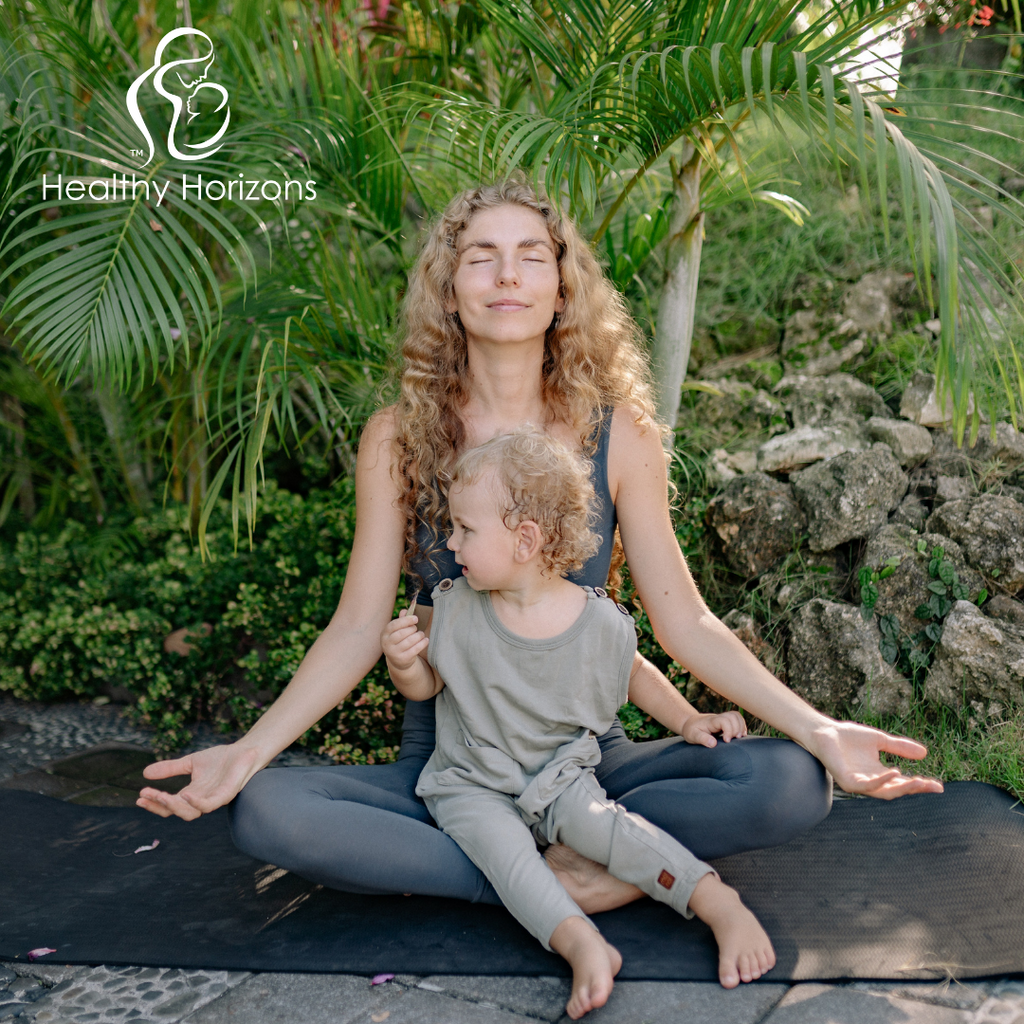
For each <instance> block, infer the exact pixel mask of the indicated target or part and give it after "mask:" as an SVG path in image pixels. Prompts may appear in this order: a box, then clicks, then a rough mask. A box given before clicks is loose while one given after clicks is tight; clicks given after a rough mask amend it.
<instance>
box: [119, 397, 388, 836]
mask: <svg viewBox="0 0 1024 1024" xmlns="http://www.w3.org/2000/svg"><path fill="white" fill-rule="evenodd" d="M393 432H394V415H393V413H392V411H391V410H384V411H383V412H381V413H378V414H377V415H376V416H374V417H373V418H372V419H371V420H370V422H369V423H368V424H367V425H366V428H365V429H364V431H363V436H362V439H361V441H360V444H359V456H358V459H357V461H356V531H355V537H354V539H353V542H352V554H351V557H350V559H349V565H348V572H347V574H346V576H345V584H344V587H343V589H342V593H341V599H340V600H339V602H338V608H337V610H336V611H335V613H334V615H333V617H332V618H331V621H330V623H329V624H328V626H327V628H326V629H325V630H324V631H323V633H321V634H320V636H319V637H317V639H316V642H315V643H314V644H313V646H312V647H311V648H310V649H309V650H308V651H307V652H306V656H305V658H303V659H302V664H301V665H299V668H298V670H297V671H296V673H295V675H294V677H293V678H292V680H291V682H290V683H289V684H288V686H287V687H286V688H285V690H284V692H283V693H282V694H281V695H280V696H279V697H278V698H277V700H276V701H275V702H274V703H273V704H272V705H271V706H270V707H269V708H268V709H267V711H266V712H265V713H264V715H263V716H262V717H261V718H260V720H259V721H258V722H257V723H256V724H255V725H254V726H253V727H252V728H251V729H250V730H249V732H248V733H246V735H245V736H243V737H242V738H241V739H240V740H238V741H237V742H235V743H230V744H226V745H224V746H219V747H211V748H209V749H207V750H202V751H199V752H198V753H195V754H189V755H187V756H186V757H182V758H178V759H176V760H169V761H158V762H156V763H155V764H151V765H149V766H148V767H147V768H146V770H145V775H146V778H149V779H166V778H169V777H171V776H173V775H191V776H192V781H191V782H190V783H189V785H188V786H186V787H185V788H184V789H182V790H181V791H180V792H179V793H177V794H172V793H164V792H162V791H161V790H158V789H153V788H150V787H147V788H145V789H143V790H142V793H141V795H140V798H139V800H138V805H139V806H140V807H144V808H145V809H146V810H149V811H153V812H154V813H155V814H159V815H161V816H162V817H168V816H169V815H171V814H176V815H178V817H180V818H184V819H185V820H191V819H193V818H198V817H199V815H200V814H205V813H208V812H209V811H212V810H215V809H216V808H218V807H222V806H223V805H224V804H226V803H229V802H230V801H231V800H233V799H234V797H235V796H236V795H237V793H238V792H239V791H240V790H241V789H242V787H243V786H244V785H245V784H246V783H247V782H248V781H249V779H251V778H252V776H253V775H255V774H256V772H258V771H259V770H260V769H261V768H262V767H264V766H265V765H266V764H268V763H269V762H270V761H271V760H272V759H273V758H274V757H275V756H276V755H277V754H279V753H280V752H281V751H282V750H284V749H285V747H287V746H288V745H289V744H290V743H292V742H294V741H295V740H296V739H297V738H298V737H299V736H301V735H302V734H303V733H304V732H305V731H306V730H307V729H308V728H309V727H310V726H311V725H313V724H314V723H316V722H317V721H319V720H320V719H321V718H322V717H323V716H324V715H325V714H326V713H327V712H328V711H330V710H331V708H333V707H335V706H337V705H338V704H339V703H340V702H341V701H342V700H343V699H344V698H345V696H346V695H347V694H348V693H350V692H351V691H352V689H354V687H355V686H356V684H357V683H358V682H359V681H360V680H361V679H362V678H363V676H364V675H366V673H367V672H369V670H370V669H371V668H372V667H373V666H374V664H375V663H376V661H377V659H378V658H379V657H380V653H381V644H380V635H381V629H382V628H383V627H384V625H385V624H386V623H387V622H388V620H389V619H390V618H391V613H392V610H393V608H394V603H395V594H396V593H397V590H398V579H399V574H400V572H401V567H402V552H403V550H404V544H405V522H404V518H403V516H402V513H401V512H400V510H399V509H398V507H397V506H396V498H397V497H398V495H399V489H398V485H397V483H396V482H395V480H394V478H393V475H392V466H393V457H392V446H391V439H392V436H393ZM297 540H298V542H300V543H301V539H300V538H299V539H297Z"/></svg>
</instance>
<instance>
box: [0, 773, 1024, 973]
mask: <svg viewBox="0 0 1024 1024" xmlns="http://www.w3.org/2000/svg"><path fill="white" fill-rule="evenodd" d="M0 821H2V829H0V835H2V839H0V956H2V957H4V958H7V959H24V958H25V957H26V954H27V952H28V951H29V950H31V949H35V948H38V947H43V946H45V947H52V948H55V949H56V950H57V952H56V953H54V954H52V955H51V956H50V957H49V958H48V959H49V960H51V961H54V962H61V963H84V964H97V963H106V964H140V965H163V966H173V967H199V968H206V969H215V968H222V969H224V968H226V969H250V970H274V971H344V972H352V973H367V974H373V973H377V972H383V971H393V972H404V973H415V974H427V973H429V974H444V973H449V974H522V975H538V974H565V973H567V972H566V970H565V965H564V963H563V961H562V960H561V959H560V958H559V957H557V956H555V955H554V954H550V953H546V952H545V951H544V950H543V949H542V948H541V946H540V945H539V944H538V943H537V942H535V941H534V940H533V939H532V938H531V937H530V936H529V935H528V934H527V933H526V932H525V931H524V930H523V929H522V928H521V927H520V926H519V925H518V924H517V923H516V922H515V921H514V920H513V919H512V917H511V916H510V915H509V914H508V913H506V912H505V910H503V909H502V908H500V907H489V906H480V905H472V904H468V903H461V902H458V901H454V900H445V899H434V898H427V897H420V896H408V897H403V896H387V897H384V896H352V895H347V894H345V893H339V892H333V891H330V890H327V889H322V888H320V887H318V886H314V885H312V884H310V883H309V882H305V881H303V880H302V879H300V878H297V877H296V876H294V875H291V874H288V873H286V872H284V871H280V870H278V869H275V868H274V867H273V866H270V865H264V864H260V863H259V862H258V861H254V860H252V859H251V858H250V857H247V856H246V855H245V854H243V853H239V852H238V851H237V850H236V849H235V848H234V846H233V845H232V843H231V839H230V836H229V835H228V829H227V821H226V818H225V817H224V815H223V813H217V814H213V815H210V816H208V817H205V818H201V819H200V820H199V821H196V822H192V823H188V824H186V823H185V822H182V821H179V820H177V819H170V820H164V819H160V818H156V817H154V816H153V815H150V814H148V813H146V812H145V811H141V810H136V809H134V808H98V807H83V806H78V805H75V804H68V803H62V802H60V801H57V800H52V799H50V798H48V797H43V796H38V795H36V794H32V793H23V792H16V791H5V792H0ZM154 839H159V841H160V845H159V846H158V847H157V848H156V849H155V850H149V851H145V852H142V853H138V854H136V853H134V852H133V851H134V850H135V849H136V848H137V847H139V846H143V845H147V846H148V845H150V844H151V843H152V842H153V840H154ZM386 854H387V851H386V850H382V851H381V855H382V856H385V855H386ZM716 867H717V868H718V870H719V871H720V872H721V874H722V877H723V879H725V881H727V882H728V883H729V884H731V885H734V886H735V887H736V888H737V889H739V891H740V893H741V894H742V896H743V898H744V900H745V901H746V903H747V904H748V906H750V907H751V909H752V910H753V911H754V912H755V913H756V914H757V915H758V917H759V918H760V919H761V921H762V922H763V923H764V926H765V928H766V929H767V930H768V933H769V934H770V935H771V938H772V941H773V942H774V944H775V949H776V953H777V954H778V966H777V967H776V968H775V970H773V971H772V972H771V973H770V974H769V975H768V977H767V978H766V979H765V980H767V981H784V980H789V981H806V980H810V979H822V980H825V979H839V978H877V979H897V980H906V979H912V978H932V979H934V978H945V977H954V978H970V977H983V976H985V975H997V974H998V975H1005V974H1011V973H1017V972H1022V971H1024V808H1022V807H1021V806H1019V805H1018V804H1016V803H1015V802H1014V800H1013V799H1012V798H1011V797H1009V796H1008V795H1007V794H1006V793H1004V792H1002V791H1001V790H999V789H996V788H995V787H993V786H986V785H982V784H980V783H966V782H965V783H952V784H950V785H949V786H948V787H947V791H946V793H945V794H944V795H942V796H934V795H928V796H924V795H922V796H912V797H904V798H903V799H901V800H897V801H894V802H892V803H883V802H881V801H877V800H843V801H840V802H837V804H836V806H835V807H834V809H833V811H832V813H831V814H830V815H829V817H828V818H827V819H826V820H825V821H824V822H822V823H821V824H820V825H818V826H817V827H816V828H814V829H812V830H811V831H810V832H808V833H806V834H805V835H803V836H801V837H799V838H798V839H795V840H794V841H792V842H790V843H788V844H786V845H785V846H778V847H774V848H773V849H769V850H759V851H756V852H754V853H746V854H738V855H736V856H734V857H726V858H723V859H721V860H719V861H717V862H716ZM595 921H596V923H597V924H598V926H599V927H600V928H601V930H602V932H603V933H604V934H605V936H606V937H607V939H608V940H609V941H610V942H612V943H613V944H614V945H616V946H617V947H618V948H619V950H620V951H621V952H622V955H623V968H622V973H621V975H620V977H622V978H633V979H638V978H650V979H671V980H679V981H713V980H716V978H717V973H716V965H717V958H716V953H715V946H714V941H713V939H712V937H711V933H710V931H709V929H708V928H707V927H706V926H704V925H703V924H701V923H700V922H699V921H696V920H693V921H685V920H683V919H682V918H681V917H679V916H678V915H677V914H675V913H673V912H672V911H670V910H668V909H667V908H666V907H664V906H662V905H660V904H656V903H654V902H653V901H651V900H643V901H640V902H638V903H635V904H632V905H631V906H628V907H623V908H622V909H620V910H615V911H612V912H610V913H607V914H599V915H596V917H595Z"/></svg>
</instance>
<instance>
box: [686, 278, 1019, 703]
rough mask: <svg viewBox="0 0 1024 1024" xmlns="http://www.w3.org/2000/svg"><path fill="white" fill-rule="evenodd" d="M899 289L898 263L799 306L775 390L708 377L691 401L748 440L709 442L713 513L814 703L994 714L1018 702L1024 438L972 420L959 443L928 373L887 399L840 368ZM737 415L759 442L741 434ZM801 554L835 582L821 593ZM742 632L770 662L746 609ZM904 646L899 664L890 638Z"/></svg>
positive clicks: (717, 532) (882, 329)
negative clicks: (767, 604) (974, 432)
mask: <svg viewBox="0 0 1024 1024" xmlns="http://www.w3.org/2000/svg"><path fill="white" fill-rule="evenodd" d="M906 286H907V281H906V278H905V277H904V276H903V275H893V274H877V275H868V276H867V277H866V278H865V279H863V280H862V281H861V282H860V283H859V284H858V285H857V286H854V287H853V288H851V289H850V290H849V292H848V293H847V295H846V296H845V298H844V299H843V305H842V313H841V314H836V316H835V317H834V322H832V323H831V324H828V323H825V322H824V321H823V318H822V317H821V315H819V314H818V313H817V312H815V311H814V310H810V309H808V310H804V311H801V312H798V313H797V314H794V316H793V317H792V318H791V320H790V322H789V323H788V324H787V328H786V332H785V338H784V340H783V344H782V349H781V357H782V361H783V367H784V368H785V370H786V375H785V376H783V378H782V380H781V381H780V382H779V383H778V384H777V385H776V386H775V387H774V388H770V389H768V388H763V387H757V386H755V385H753V384H750V383H747V382H743V381H737V380H734V379H730V378H728V377H726V378H724V379H723V378H721V377H718V378H717V379H715V387H716V388H718V389H719V390H720V391H721V392H722V394H721V397H720V398H716V397H715V396H713V395H702V396H701V401H702V403H703V405H702V407H701V409H702V411H701V416H702V422H704V423H711V424H716V425H719V426H721V425H722V424H724V423H735V424H736V425H737V428H738V429H737V435H738V436H740V437H741V439H740V440H739V442H738V443H736V444H735V445H732V444H730V443H729V442H728V441H726V442H724V447H721V448H718V449H716V450H715V452H714V453H713V457H712V459H711V462H710V466H709V479H710V480H711V481H712V482H713V483H714V484H717V485H719V486H720V490H719V493H718V494H717V495H716V496H715V497H714V498H713V500H712V501H711V502H710V504H709V507H708V510H707V523H708V525H709V526H710V527H711V528H712V530H713V532H714V537H715V544H716V545H717V547H718V549H719V550H720V553H721V556H722V558H723V559H724V561H725V562H726V563H727V564H728V566H729V568H730V569H731V570H732V571H733V572H735V573H738V574H739V575H740V576H742V577H746V578H747V579H748V580H749V581H750V583H749V585H751V586H753V585H755V580H756V581H758V585H760V586H761V589H762V592H763V593H764V594H766V595H767V596H768V597H769V598H770V600H771V602H772V604H771V608H772V611H771V616H770V618H772V620H773V623H774V624H773V628H772V630H771V633H772V637H773V643H774V644H775V646H776V649H777V650H778V652H779V654H780V655H783V656H784V661H783V662H780V663H778V664H777V671H778V673H779V674H780V675H781V676H782V677H783V678H786V679H788V682H789V685H791V686H792V687H793V688H794V689H795V690H796V691H797V692H799V693H801V694H802V695H803V696H805V697H806V698H807V699H809V700H810V701H811V702H812V703H813V704H815V705H816V706H818V707H821V708H822V709H824V710H828V711H838V710H840V709H841V708H842V707H843V706H849V705H851V704H857V703H867V704H869V705H870V706H871V707H872V708H873V709H875V710H877V711H884V712H896V711H905V710H907V708H908V707H909V706H910V704H911V702H912V701H913V700H914V699H915V693H916V695H917V696H918V697H920V696H922V695H926V696H927V697H930V698H932V699H934V700H937V701H940V702H942V703H945V704H949V705H953V706H960V705H962V704H964V703H965V702H966V703H968V704H970V705H971V706H972V707H973V708H974V709H975V710H978V709H979V708H983V709H985V710H984V714H985V715H986V716H991V714H993V713H994V712H993V711H992V709H993V708H995V709H998V708H1001V707H1005V706H1006V705H1008V704H1019V703H1021V702H1024V600H1022V598H1024V435H1022V434H1021V433H1019V432H1017V431H1016V430H1015V429H1014V428H1013V427H1012V426H1011V425H1010V424H1008V423H999V424H997V425H996V427H995V430H994V436H993V430H992V427H991V425H990V424H987V423H983V424H982V427H981V430H980V434H979V437H978V439H977V441H976V443H975V444H974V445H973V446H971V447H968V446H966V445H965V446H964V447H963V448H957V447H956V445H955V444H954V442H953V439H952V437H951V436H950V434H949V432H948V430H947V423H948V421H949V419H950V416H951V410H950V408H949V407H948V404H947V405H946V406H945V407H943V406H942V405H941V404H940V403H939V401H938V398H937V394H936V387H935V379H934V377H932V376H931V375H929V374H925V373H918V374H916V375H915V376H914V377H913V379H912V380H911V381H910V383H909V385H908V387H907V388H906V390H905V392H904V394H903V395H902V396H896V397H895V398H894V397H893V396H891V395H890V398H889V401H888V402H886V401H885V400H884V399H883V397H882V395H880V394H878V393H877V392H876V391H874V390H873V389H872V388H871V387H869V386H868V385H867V384H865V383H864V382H863V381H861V380H859V379H857V378H856V377H854V376H853V375H851V374H849V373H843V372H833V371H834V370H835V369H836V368H838V367H839V366H842V365H843V364H844V360H840V361H839V362H836V355H837V353H840V352H842V351H843V350H844V348H845V347H847V346H848V345H849V344H850V343H851V342H852V341H857V340H870V339H871V338H872V337H876V336H885V335H886V334H887V333H888V332H890V331H891V330H892V322H893V315H894V313H893V309H894V304H895V303H896V301H897V300H898V298H899V296H900V295H901V294H902V292H903V291H905V289H906ZM933 330H934V331H937V330H938V325H937V322H929V323H927V324H925V325H923V327H922V328H921V330H920V331H919V333H925V331H933ZM844 339H845V340H844ZM826 349H827V350H828V351H826ZM830 353H831V355H830ZM733 358H735V357H733ZM822 368H824V369H822ZM715 372H716V373H717V372H718V371H717V370H716V371H715ZM716 408H718V409H719V411H718V412H716ZM744 419H745V421H746V423H747V425H748V426H749V424H750V423H751V422H755V421H756V428H757V429H758V430H759V436H760V443H757V444H752V443H751V442H750V441H749V440H748V441H743V440H742V430H741V429H740V428H741V425H742V423H743V421H744ZM766 427H767V428H768V429H766ZM766 434H767V435H768V436H767V439H765V435H766ZM747 435H748V436H749V435H750V430H749V429H748V430H747ZM719 436H723V435H721V434H720V435H719ZM730 448H734V449H735V450H730ZM794 553H795V554H794ZM794 562H798V563H799V564H800V566H802V568H803V571H804V573H805V575H806V573H807V572H808V571H810V570H809V568H808V567H811V566H813V567H814V568H813V571H817V572H827V573H829V574H830V577H829V578H830V579H832V580H833V581H834V580H836V579H838V580H840V582H839V583H838V584H837V585H836V586H835V587H834V588H833V589H834V592H833V593H832V594H831V595H830V596H829V597H827V598H823V597H821V596H815V595H814V593H813V589H812V588H808V587H803V586H801V585H800V584H799V580H796V578H795V576H793V575H792V573H791V570H790V568H789V567H790V566H791V565H792V564H794ZM818 566H822V567H823V568H818ZM865 580H867V583H866V584H865V582H864V581H865ZM862 586H865V587H866V589H864V590H862ZM929 601H931V602H932V604H931V606H930V611H929V609H926V608H924V607H923V606H925V605H927V603H928V602H929ZM936 609H938V612H940V613H941V614H937V613H936ZM919 613H920V614H922V615H926V614H927V617H925V618H918V614H919ZM730 614H731V615H732V616H733V619H735V620H736V622H739V621H740V619H739V617H740V613H739V612H738V611H736V612H733V613H730ZM744 616H745V618H744V622H746V618H749V615H747V614H746V613H744ZM780 620H781V621H782V623H783V626H782V628H781V629H779V628H777V626H778V623H779V621H780ZM730 621H732V620H730ZM880 627H881V628H880ZM926 632H927V634H928V635H927V636H926ZM748 634H749V639H748ZM737 635H738V636H740V637H741V639H743V640H744V642H746V643H748V646H750V647H751V648H752V649H753V648H754V647H757V650H758V653H759V656H760V657H761V660H762V661H765V660H770V659H766V658H765V656H764V645H765V641H764V640H763V639H762V637H761V633H760V632H759V626H758V624H757V623H756V622H754V621H753V619H751V621H750V622H749V623H746V625H745V627H744V629H743V630H740V631H738V632H737ZM765 635H768V634H767V633H766V634H765ZM779 636H783V637H785V638H786V639H785V640H784V641H783V642H779V641H778V639H777V638H778V637H779ZM886 636H888V638H889V640H888V642H887V641H886ZM911 641H913V642H914V643H917V644H918V647H917V648H915V650H918V651H919V655H918V656H917V657H918V661H917V663H916V664H915V667H913V668H909V669H908V663H907V661H906V657H903V658H902V659H901V658H900V657H898V656H896V655H894V651H895V650H896V648H897V647H898V646H899V645H900V644H902V645H903V648H901V649H903V650H904V654H906V649H907V648H908V647H909V644H910V643H911ZM894 644H895V645H896V647H894ZM915 674H916V676H917V678H916V680H915V679H914V678H913V677H914V676H915ZM915 685H916V690H915Z"/></svg>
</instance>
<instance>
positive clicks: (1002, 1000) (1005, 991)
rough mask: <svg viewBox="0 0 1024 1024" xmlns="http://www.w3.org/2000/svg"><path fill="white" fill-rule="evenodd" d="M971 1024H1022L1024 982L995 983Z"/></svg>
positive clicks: (1023, 1023) (1023, 1017)
mask: <svg viewBox="0 0 1024 1024" xmlns="http://www.w3.org/2000/svg"><path fill="white" fill-rule="evenodd" d="M971 1024H1024V981H997V982H995V983H994V984H993V985H992V994H991V995H990V996H989V997H988V999H986V1000H985V1002H983V1003H982V1004H981V1006H980V1007H978V1012H977V1014H976V1015H975V1017H974V1019H973V1020H972V1021H971Z"/></svg>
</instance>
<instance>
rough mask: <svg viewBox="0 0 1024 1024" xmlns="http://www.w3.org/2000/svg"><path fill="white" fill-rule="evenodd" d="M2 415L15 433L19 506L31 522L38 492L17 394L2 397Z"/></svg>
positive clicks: (0, 400) (26, 518) (0, 413)
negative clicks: (27, 453) (26, 446)
mask: <svg viewBox="0 0 1024 1024" xmlns="http://www.w3.org/2000/svg"><path fill="white" fill-rule="evenodd" d="M0 415H2V416H3V418H4V419H5V420H6V421H7V423H8V424H10V428H11V432H12V433H13V435H14V472H15V473H17V474H18V476H19V478H20V480H21V482H20V483H19V484H18V508H19V509H20V510H21V514H22V517H23V518H24V520H25V522H29V521H30V520H31V519H32V517H33V516H34V515H35V514H36V492H35V488H34V487H33V486H32V468H31V466H30V465H29V462H28V460H27V459H26V458H25V410H24V409H23V408H22V406H21V402H20V401H19V400H18V396H17V395H3V396H2V398H0Z"/></svg>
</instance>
